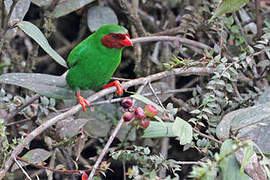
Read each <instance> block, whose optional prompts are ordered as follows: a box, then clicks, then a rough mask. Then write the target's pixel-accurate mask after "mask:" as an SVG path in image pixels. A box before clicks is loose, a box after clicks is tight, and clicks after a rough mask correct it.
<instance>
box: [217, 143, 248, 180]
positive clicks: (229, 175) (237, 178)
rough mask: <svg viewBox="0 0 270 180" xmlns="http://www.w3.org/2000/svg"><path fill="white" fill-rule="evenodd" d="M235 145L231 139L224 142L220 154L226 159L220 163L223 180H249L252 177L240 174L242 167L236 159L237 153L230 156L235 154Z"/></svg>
mask: <svg viewBox="0 0 270 180" xmlns="http://www.w3.org/2000/svg"><path fill="white" fill-rule="evenodd" d="M234 145H235V143H234V142H233V140H231V139H227V140H225V141H224V142H223V144H222V146H221V149H220V154H221V155H222V156H223V157H224V159H223V160H222V161H221V162H220V168H221V171H222V179H224V180H249V179H250V177H249V176H248V175H247V174H245V173H243V174H240V166H239V164H238V162H237V160H236V158H235V153H232V154H231V155H229V153H231V152H233V146H234Z"/></svg>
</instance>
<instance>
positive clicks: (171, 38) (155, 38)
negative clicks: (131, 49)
mask: <svg viewBox="0 0 270 180" xmlns="http://www.w3.org/2000/svg"><path fill="white" fill-rule="evenodd" d="M152 41H179V42H180V43H183V44H187V45H191V46H195V47H199V48H201V49H207V50H211V49H213V48H212V47H210V46H208V45H206V44H203V43H201V42H198V41H194V40H190V39H187V38H181V37H176V36H148V37H139V38H135V39H132V42H133V43H142V42H152Z"/></svg>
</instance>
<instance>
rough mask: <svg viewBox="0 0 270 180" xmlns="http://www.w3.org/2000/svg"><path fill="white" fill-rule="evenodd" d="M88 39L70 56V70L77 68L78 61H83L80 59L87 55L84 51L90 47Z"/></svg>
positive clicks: (68, 62)
mask: <svg viewBox="0 0 270 180" xmlns="http://www.w3.org/2000/svg"><path fill="white" fill-rule="evenodd" d="M87 39H88V38H87ZM87 39H85V40H83V41H82V42H80V43H79V44H78V45H77V46H76V47H75V48H74V49H72V51H71V52H70V54H69V56H68V60H67V65H68V67H69V68H71V67H73V66H75V65H76V64H77V63H78V61H79V60H80V59H81V58H80V57H81V56H82V54H84V53H85V52H84V51H85V50H86V49H87V46H88V40H87Z"/></svg>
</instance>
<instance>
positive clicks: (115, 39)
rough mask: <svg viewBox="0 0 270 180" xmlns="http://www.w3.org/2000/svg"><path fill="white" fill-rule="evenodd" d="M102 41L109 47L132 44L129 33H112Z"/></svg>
mask: <svg viewBox="0 0 270 180" xmlns="http://www.w3.org/2000/svg"><path fill="white" fill-rule="evenodd" d="M101 43H102V44H103V45H104V46H106V47H107V48H118V49H120V48H123V47H125V46H132V45H133V44H132V42H131V40H130V39H129V34H128V33H127V34H121V33H110V34H108V35H106V36H104V37H103V38H102V39H101Z"/></svg>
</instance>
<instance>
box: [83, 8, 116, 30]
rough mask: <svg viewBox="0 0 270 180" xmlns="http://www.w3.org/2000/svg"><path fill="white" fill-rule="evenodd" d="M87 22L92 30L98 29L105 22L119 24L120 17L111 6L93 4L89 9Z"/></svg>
mask: <svg viewBox="0 0 270 180" xmlns="http://www.w3.org/2000/svg"><path fill="white" fill-rule="evenodd" d="M87 23H88V27H89V29H90V31H96V30H97V29H98V28H99V27H100V26H103V25H105V24H118V19H117V16H116V14H115V12H114V11H113V10H112V9H111V8H109V7H104V6H93V7H91V8H89V10H88V14H87Z"/></svg>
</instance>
